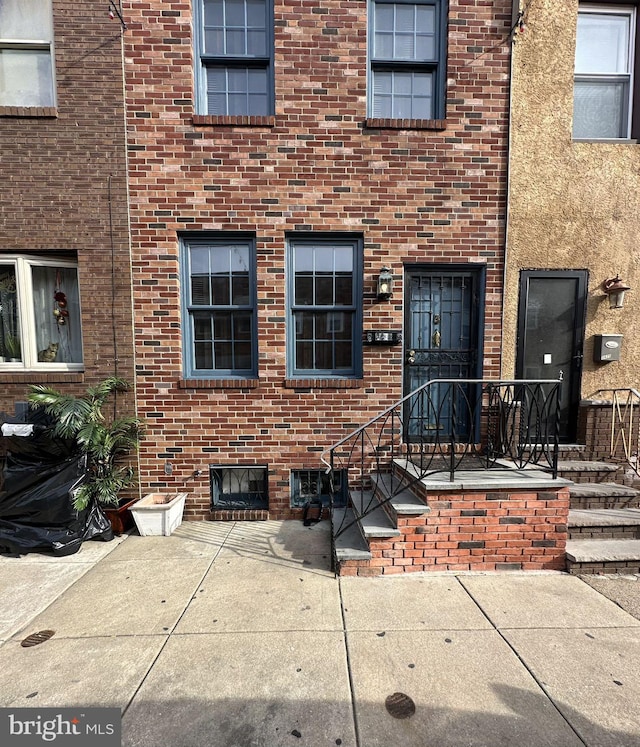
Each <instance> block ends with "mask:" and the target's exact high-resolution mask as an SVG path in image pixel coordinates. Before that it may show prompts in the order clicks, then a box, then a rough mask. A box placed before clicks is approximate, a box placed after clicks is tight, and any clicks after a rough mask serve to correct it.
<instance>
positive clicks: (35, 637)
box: [20, 630, 56, 648]
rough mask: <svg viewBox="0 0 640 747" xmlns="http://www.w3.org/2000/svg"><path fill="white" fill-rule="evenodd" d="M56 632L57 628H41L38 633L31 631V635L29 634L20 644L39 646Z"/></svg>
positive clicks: (26, 646) (27, 646)
mask: <svg viewBox="0 0 640 747" xmlns="http://www.w3.org/2000/svg"><path fill="white" fill-rule="evenodd" d="M55 632H56V631H55V630H39V631H38V632H37V633H31V635H28V636H27V637H26V638H25V639H24V641H22V643H21V644H20V645H21V646H24V648H29V646H37V645H38V644H39V643H44V642H45V641H48V640H49V638H51V636H52V635H54V634H55Z"/></svg>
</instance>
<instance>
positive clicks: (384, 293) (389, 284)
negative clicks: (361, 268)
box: [378, 267, 393, 301]
mask: <svg viewBox="0 0 640 747" xmlns="http://www.w3.org/2000/svg"><path fill="white" fill-rule="evenodd" d="M392 293H393V275H392V274H391V270H390V269H389V268H388V267H383V268H382V269H381V270H380V275H378V298H379V299H380V300H381V301H386V300H388V299H389V298H391V294H392Z"/></svg>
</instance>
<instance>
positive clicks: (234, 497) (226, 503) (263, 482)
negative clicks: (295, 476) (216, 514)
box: [209, 464, 269, 510]
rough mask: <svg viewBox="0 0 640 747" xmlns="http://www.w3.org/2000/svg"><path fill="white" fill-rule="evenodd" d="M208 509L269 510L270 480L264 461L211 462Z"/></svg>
mask: <svg viewBox="0 0 640 747" xmlns="http://www.w3.org/2000/svg"><path fill="white" fill-rule="evenodd" d="M209 479H210V484H211V509H212V510H213V509H239V510H242V509H268V508H269V479H268V468H267V465H266V464H257V465H250V466H226V465H210V466H209Z"/></svg>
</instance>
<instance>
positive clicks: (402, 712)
mask: <svg viewBox="0 0 640 747" xmlns="http://www.w3.org/2000/svg"><path fill="white" fill-rule="evenodd" d="M384 705H385V708H386V709H387V711H388V712H389V713H390V714H391V716H393V718H410V717H411V716H413V714H414V713H415V712H416V704H415V703H414V702H413V700H411V698H410V697H409V696H408V695H405V694H404V693H393V695H389V696H388V697H387V699H386V700H385V701H384Z"/></svg>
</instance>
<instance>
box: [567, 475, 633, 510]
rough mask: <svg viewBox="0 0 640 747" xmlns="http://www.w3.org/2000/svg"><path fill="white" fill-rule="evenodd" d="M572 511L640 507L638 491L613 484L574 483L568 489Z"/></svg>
mask: <svg viewBox="0 0 640 747" xmlns="http://www.w3.org/2000/svg"><path fill="white" fill-rule="evenodd" d="M569 494H570V496H571V508H572V509H614V508H638V507H640V490H636V489H635V488H630V487H628V486H626V485H619V484H617V483H614V482H597V483H596V482H583V483H575V484H574V485H572V486H571V488H570V489H569Z"/></svg>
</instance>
